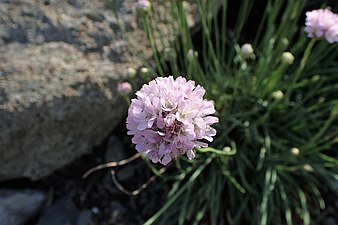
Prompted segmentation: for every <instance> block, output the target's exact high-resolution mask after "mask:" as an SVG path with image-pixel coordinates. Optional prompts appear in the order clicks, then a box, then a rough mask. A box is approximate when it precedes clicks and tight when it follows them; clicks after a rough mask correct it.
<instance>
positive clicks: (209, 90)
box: [140, 0, 338, 225]
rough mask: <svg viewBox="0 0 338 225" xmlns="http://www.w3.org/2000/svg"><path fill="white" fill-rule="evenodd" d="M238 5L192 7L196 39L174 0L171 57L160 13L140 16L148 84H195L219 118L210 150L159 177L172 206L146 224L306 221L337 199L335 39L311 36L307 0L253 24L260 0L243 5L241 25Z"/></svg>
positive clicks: (270, 7) (276, 7) (273, 10)
mask: <svg viewBox="0 0 338 225" xmlns="http://www.w3.org/2000/svg"><path fill="white" fill-rule="evenodd" d="M231 2H234V1H228V0H223V1H218V0H208V1H206V0H202V1H194V2H193V3H192V4H193V6H194V7H196V11H197V14H198V19H199V24H200V29H201V33H200V38H199V40H198V41H196V40H193V37H192V34H191V33H190V29H189V27H188V22H187V12H186V8H185V3H184V2H182V1H170V9H169V11H168V14H169V13H170V15H171V16H170V18H171V20H172V21H170V24H171V29H173V30H174V32H175V35H176V36H177V37H178V39H177V40H175V41H173V42H172V43H171V44H172V46H171V47H170V48H168V49H166V50H165V51H159V46H157V44H156V42H155V41H154V34H155V33H156V34H157V35H161V32H160V31H159V30H158V28H157V27H156V21H157V20H159V18H158V13H157V12H156V7H154V6H153V7H152V9H151V10H152V11H151V12H149V13H147V14H143V15H141V18H140V19H141V20H142V21H143V26H144V28H145V31H146V33H147V36H148V38H149V40H150V45H151V48H152V50H153V60H154V62H155V67H152V68H151V67H149V70H150V74H152V76H150V75H149V79H152V78H154V77H156V76H168V75H174V76H176V77H177V76H180V75H182V76H185V77H186V78H187V79H192V80H194V81H196V82H197V83H198V84H201V85H202V86H203V87H204V88H205V89H206V95H207V98H208V99H211V100H213V101H214V103H215V107H216V111H217V117H218V118H219V124H217V125H216V126H215V128H216V129H217V136H216V137H215V140H214V142H213V143H211V146H212V147H213V149H207V150H206V151H205V152H201V151H202V150H201V151H200V152H197V154H196V158H195V159H193V160H191V161H190V160H187V159H185V158H184V157H181V158H179V159H178V160H176V161H174V162H172V163H171V166H172V167H174V168H171V169H170V170H169V171H167V172H166V173H165V174H164V175H162V177H163V179H164V180H165V181H167V182H169V183H171V184H172V188H171V191H170V192H169V194H168V201H167V203H166V204H165V205H164V206H163V207H162V208H160V209H159V211H158V213H156V214H155V215H154V216H153V217H152V218H150V219H149V220H148V221H147V222H146V223H145V224H165V225H170V224H180V225H182V224H211V225H218V224H275V225H278V224H287V225H291V224H299V223H302V224H305V225H308V224H310V221H311V218H312V216H315V215H316V214H317V213H318V212H319V211H320V210H321V209H324V207H325V202H324V201H323V199H322V196H321V193H323V192H325V191H327V190H329V189H330V190H331V191H333V193H334V194H335V195H336V196H337V189H336V188H335V185H336V184H335V182H337V172H338V169H337V168H338V161H337V158H336V156H337V152H334V149H335V148H337V142H338V135H337V134H338V118H337V115H338V93H337V90H338V46H337V43H333V44H330V43H328V42H327V41H325V40H317V39H311V38H308V37H307V35H306V33H305V32H304V17H305V12H306V10H308V9H313V7H315V5H309V1H305V0H299V1H291V0H290V1H282V0H268V1H265V3H266V4H265V5H264V6H261V8H262V9H263V10H262V15H260V16H259V19H258V20H257V21H259V22H257V21H255V20H253V19H252V18H251V16H252V15H253V14H254V12H255V10H256V9H255V4H256V3H257V2H258V1H252V0H243V1H241V3H239V10H238V12H237V15H236V19H235V20H234V19H233V18H232V17H230V14H229V13H230V12H231V11H232V10H233V9H232V8H229V6H230V3H231ZM220 3H222V4H220ZM326 6H327V5H316V7H322V8H323V7H324V8H325V7H326ZM216 15H217V16H216ZM231 16H232V15H231ZM254 18H256V19H257V17H254ZM229 20H234V23H233V24H232V25H233V26H230V22H229ZM255 23H257V24H258V26H257V27H255V29H252V27H251V26H252V24H255ZM247 30H254V31H255V32H254V35H252V34H251V35H250V34H248V33H249V32H247ZM245 43H249V44H250V46H251V48H252V49H250V47H249V48H247V49H245V47H244V46H243V45H244V44H245ZM241 46H243V47H242V48H241ZM248 46H249V45H246V47H248ZM293 57H294V58H293ZM215 149H218V150H215ZM235 153H236V154H235ZM229 155H232V156H229ZM300 221H302V222H300Z"/></svg>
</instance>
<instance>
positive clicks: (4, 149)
mask: <svg viewBox="0 0 338 225" xmlns="http://www.w3.org/2000/svg"><path fill="white" fill-rule="evenodd" d="M18 53H20V54H18ZM0 61H1V62H2V66H3V67H2V70H1V71H2V73H3V75H2V76H1V78H0V79H1V80H0V81H1V83H0V86H1V87H2V95H4V96H6V99H7V100H6V99H3V100H2V102H4V104H1V105H0V130H1V131H3V132H0V145H1V148H0V155H1V158H0V180H3V179H10V178H15V177H20V176H24V177H29V178H31V179H39V178H41V177H43V176H46V175H48V174H49V173H51V172H52V171H54V170H56V169H58V168H60V167H62V166H63V165H66V164H68V163H70V162H72V161H73V160H74V159H76V158H77V157H79V156H81V155H83V154H86V153H90V152H91V151H92V147H93V146H94V145H98V144H100V143H101V141H102V140H103V139H104V138H105V137H107V136H108V134H109V133H110V131H111V130H112V129H113V128H114V127H115V126H116V125H117V124H118V123H119V121H120V119H121V118H122V117H123V115H125V112H126V108H127V104H126V102H125V101H124V100H123V98H120V97H119V95H118V94H117V93H116V85H117V82H118V79H119V76H118V75H117V74H116V66H115V65H112V64H110V63H108V62H106V61H98V60H92V61H90V60H88V59H86V58H85V57H84V55H83V53H82V52H81V51H79V50H78V49H76V48H75V47H73V46H71V45H69V44H67V43H63V42H57V43H45V44H41V45H33V44H30V45H28V44H25V45H23V44H18V43H13V44H8V45H7V46H2V47H0ZM0 67H1V66H0Z"/></svg>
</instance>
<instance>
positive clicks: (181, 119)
mask: <svg viewBox="0 0 338 225" xmlns="http://www.w3.org/2000/svg"><path fill="white" fill-rule="evenodd" d="M204 93H205V90H204V88H203V87H201V86H199V85H197V86H195V82H194V81H190V80H189V81H187V80H186V79H185V78H183V77H178V78H177V79H176V80H175V79H174V78H173V77H172V76H170V77H158V78H156V79H155V80H152V81H151V82H149V84H145V85H143V87H142V88H141V90H140V91H138V92H136V96H137V98H136V99H132V102H131V105H130V107H129V110H128V117H127V128H128V134H129V135H134V137H133V138H132V142H133V143H134V144H136V150H137V151H139V152H143V153H146V154H147V155H148V157H149V158H150V159H151V160H152V162H153V163H157V162H160V163H162V164H163V165H167V164H168V163H169V162H170V161H171V160H172V159H175V158H177V157H178V156H180V155H183V154H186V155H187V157H188V158H189V159H192V158H194V157H195V153H194V148H203V147H207V146H208V144H207V143H204V142H201V141H200V140H201V139H206V140H208V141H212V140H213V138H212V137H213V136H215V135H216V130H215V129H214V128H212V127H211V125H212V124H214V123H217V122H218V118H217V117H214V116H210V115H211V114H213V113H215V108H214V104H213V102H212V101H207V100H204V99H203V96H204Z"/></svg>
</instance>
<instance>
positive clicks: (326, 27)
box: [304, 9, 338, 43]
mask: <svg viewBox="0 0 338 225" xmlns="http://www.w3.org/2000/svg"><path fill="white" fill-rule="evenodd" d="M305 26H306V27H305V29H304V30H305V32H306V33H307V34H308V37H310V38H325V39H326V40H327V41H328V42H329V43H333V42H338V14H335V13H333V12H331V11H330V10H329V9H317V10H312V11H310V12H307V13H306V20H305Z"/></svg>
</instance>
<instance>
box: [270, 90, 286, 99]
mask: <svg viewBox="0 0 338 225" xmlns="http://www.w3.org/2000/svg"><path fill="white" fill-rule="evenodd" d="M271 95H272V97H273V98H274V99H276V100H281V99H282V98H283V97H284V94H283V92H282V91H281V90H278V91H274V92H272V94H271Z"/></svg>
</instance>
